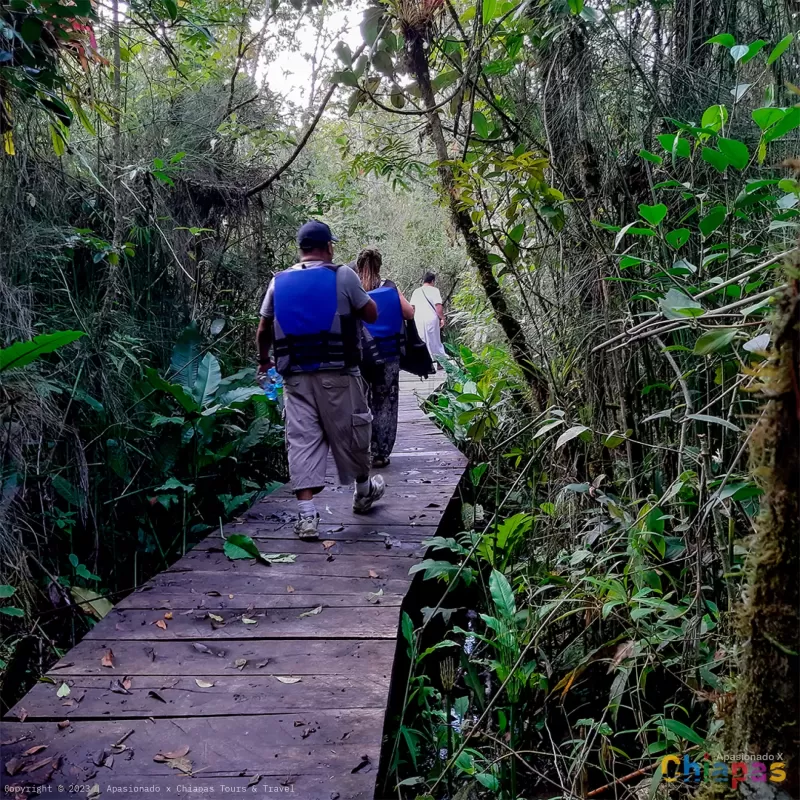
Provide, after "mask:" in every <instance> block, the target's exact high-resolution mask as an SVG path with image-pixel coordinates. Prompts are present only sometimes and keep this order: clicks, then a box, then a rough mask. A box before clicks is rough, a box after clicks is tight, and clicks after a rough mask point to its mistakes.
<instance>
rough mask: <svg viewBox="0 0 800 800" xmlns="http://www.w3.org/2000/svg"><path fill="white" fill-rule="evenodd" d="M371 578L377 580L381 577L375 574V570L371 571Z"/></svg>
mask: <svg viewBox="0 0 800 800" xmlns="http://www.w3.org/2000/svg"><path fill="white" fill-rule="evenodd" d="M369 577H370V578H377V577H379V576H378V573H377V572H375V570H374V569H371V570H370V571H369Z"/></svg>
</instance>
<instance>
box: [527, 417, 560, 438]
mask: <svg viewBox="0 0 800 800" xmlns="http://www.w3.org/2000/svg"><path fill="white" fill-rule="evenodd" d="M563 424H564V420H563V419H554V420H551V421H550V422H545V424H544V425H542V427H541V428H539V430H538V431H536V433H534V434H533V438H534V439H538V438H539V437H540V436H544V435H545V434H546V433H547V432H548V431H551V430H553V428H557V427H558V426H559V425H563Z"/></svg>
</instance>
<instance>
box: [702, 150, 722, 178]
mask: <svg viewBox="0 0 800 800" xmlns="http://www.w3.org/2000/svg"><path fill="white" fill-rule="evenodd" d="M701 157H702V159H703V161H705V162H706V164H711V166H712V167H714V169H715V170H716V171H717V172H720V173H721V172H725V170H726V169H727V167H728V159H727V158H725V156H724V155H723V154H722V153H720V152H719V150H713V149H712V148H710V147H705V146H704V147H703V150H702V153H701Z"/></svg>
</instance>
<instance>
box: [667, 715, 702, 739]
mask: <svg viewBox="0 0 800 800" xmlns="http://www.w3.org/2000/svg"><path fill="white" fill-rule="evenodd" d="M664 727H665V728H666V729H667V730H668V731H672V733H674V734H677V735H678V736H680V737H681V739H685V740H686V741H687V742H692V743H693V744H699V745H703V744H704V743H705V739H703V737H702V736H700V734H699V733H695V732H694V731H693V730H692V729H691V728H690V727H689V726H688V725H684V724H683V723H682V722H678V720H676V719H665V720H664Z"/></svg>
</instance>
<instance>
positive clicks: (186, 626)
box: [85, 576, 399, 642]
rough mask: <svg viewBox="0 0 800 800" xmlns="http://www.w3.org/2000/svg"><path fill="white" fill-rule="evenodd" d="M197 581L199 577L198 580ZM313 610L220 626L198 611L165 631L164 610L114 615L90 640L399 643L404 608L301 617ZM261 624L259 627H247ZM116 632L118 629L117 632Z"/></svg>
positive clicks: (271, 612) (232, 619) (237, 618)
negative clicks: (159, 623)
mask: <svg viewBox="0 0 800 800" xmlns="http://www.w3.org/2000/svg"><path fill="white" fill-rule="evenodd" d="M195 579H197V576H195ZM312 610H313V608H308V609H305V610H303V609H290V610H288V609H281V608H279V609H268V610H266V611H264V610H259V609H254V610H253V611H252V612H248V613H247V616H245V615H244V614H240V613H232V612H230V611H226V612H224V613H222V614H218V615H216V616H219V617H221V618H222V620H223V622H222V623H219V622H217V621H216V620H214V619H213V618H211V617H209V616H208V615H209V614H214V612H213V611H193V612H192V614H191V615H190V616H185V615H183V614H177V615H175V616H174V617H173V618H172V619H171V620H169V621H167V622H166V623H165V624H166V626H167V629H166V630H162V629H161V628H159V627H158V626H157V625H156V624H155V623H156V622H157V621H158V620H163V617H164V614H163V612H161V611H140V610H137V609H133V610H131V611H117V610H116V609H115V610H114V611H112V612H110V613H109V614H108V616H107V617H106V619H107V620H108V624H106V625H103V626H102V628H101V626H96V627H95V628H93V629H92V630H91V631H89V633H87V634H86V637H85V638H86V639H103V640H116V639H136V640H147V641H154V642H158V641H168V640H170V639H209V638H213V639H220V640H221V639H277V638H281V637H285V638H292V639H316V638H322V639H328V638H330V639H358V638H371V639H394V638H396V637H397V623H398V619H399V609H398V608H397V607H389V606H373V607H370V608H323V609H322V611H321V612H320V613H318V614H314V615H312V616H307V617H301V616H300V615H301V614H302V613H306V612H308V611H312ZM243 617H244V618H246V619H255V620H256V624H254V625H250V624H247V623H245V622H242V618H243ZM112 628H113V629H112Z"/></svg>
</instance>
